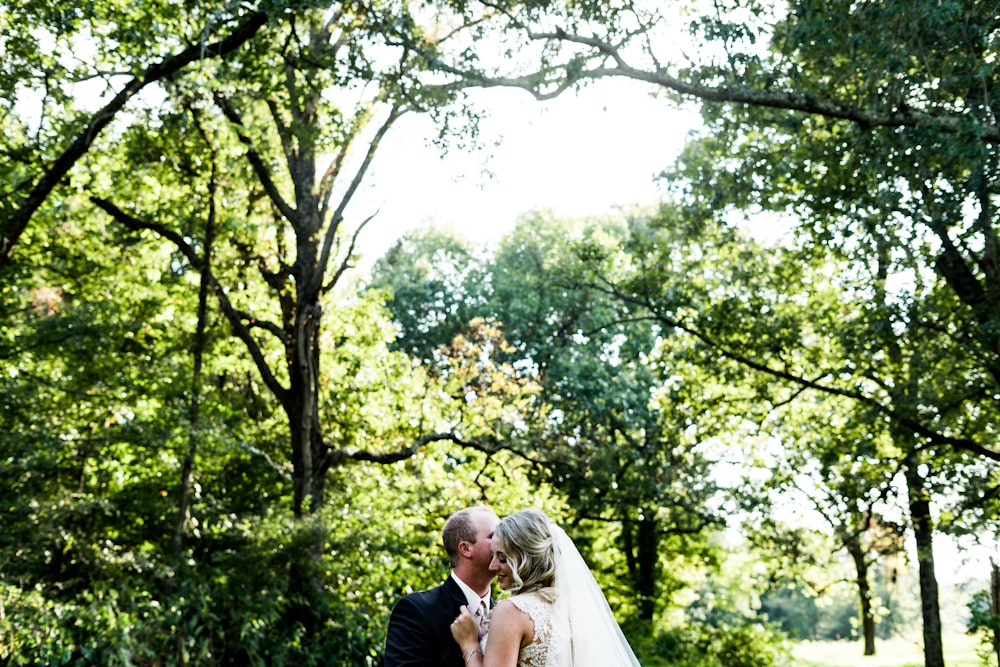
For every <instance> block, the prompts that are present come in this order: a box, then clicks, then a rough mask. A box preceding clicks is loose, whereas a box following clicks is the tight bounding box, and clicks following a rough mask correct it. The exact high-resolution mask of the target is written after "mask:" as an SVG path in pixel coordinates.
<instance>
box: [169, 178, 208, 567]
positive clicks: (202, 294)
mask: <svg viewBox="0 0 1000 667" xmlns="http://www.w3.org/2000/svg"><path fill="white" fill-rule="evenodd" d="M215 190H216V180H215V166H214V165H213V167H212V175H211V178H210V180H209V208H208V220H207V221H206V224H205V241H204V242H205V262H204V264H203V265H202V268H201V279H200V282H199V285H198V320H197V323H196V325H195V332H194V342H193V344H192V346H191V347H192V349H191V357H192V364H191V366H192V368H191V400H190V402H189V403H188V448H187V452H186V453H185V455H184V462H183V464H182V467H181V484H180V486H181V495H180V500H179V503H178V508H177V521H176V523H175V524H174V534H173V538H172V539H171V544H170V546H171V551H172V552H173V555H174V558H176V559H179V558H180V557H181V553H182V552H183V550H184V542H185V538H186V537H187V530H188V526H189V525H190V522H191V499H192V497H193V495H194V493H193V492H194V489H193V488H192V484H191V479H192V477H193V476H194V464H195V457H196V456H197V454H198V423H199V421H200V414H201V380H202V363H203V357H204V354H205V345H206V341H207V338H208V337H207V334H206V332H205V330H206V328H207V326H208V325H207V322H208V299H209V297H210V295H211V294H212V281H211V280H210V279H209V267H210V266H211V265H212V246H213V244H214V243H215Z"/></svg>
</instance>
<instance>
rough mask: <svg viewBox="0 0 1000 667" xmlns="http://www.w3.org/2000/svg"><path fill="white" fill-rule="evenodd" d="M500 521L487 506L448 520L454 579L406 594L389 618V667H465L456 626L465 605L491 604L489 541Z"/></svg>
mask: <svg viewBox="0 0 1000 667" xmlns="http://www.w3.org/2000/svg"><path fill="white" fill-rule="evenodd" d="M499 522H500V519H499V518H497V515H496V513H495V512H494V511H493V510H491V509H489V508H488V507H470V508H467V509H464V510H459V511H457V512H455V513H454V514H452V515H451V516H450V517H448V520H447V521H446V522H445V524H444V529H443V530H442V531H441V540H442V542H444V549H445V551H446V552H447V554H448V559H449V560H450V562H451V575H450V576H449V577H448V578H447V579H446V580H445V581H444V583H443V584H441V585H440V586H438V587H437V588H432V589H431V590H429V591H420V592H417V593H410V594H409V595H406V596H405V597H403V598H402V599H400V600H399V602H397V603H396V606H395V608H394V609H393V610H392V615H391V616H390V617H389V631H388V634H387V636H386V638H385V662H384V667H463V666H464V663H463V661H462V651H461V650H460V649H459V646H458V644H457V643H456V642H455V640H454V639H452V636H451V629H450V626H451V622H452V621H454V620H455V617H456V616H458V612H459V610H460V609H461V607H462V606H463V605H469V607H470V609H472V611H473V612H475V611H476V610H477V608H480V605H485V608H486V609H487V610H488V609H489V608H490V605H491V599H490V593H491V590H492V589H491V585H490V584H491V582H492V581H493V577H494V575H495V574H496V573H495V572H493V571H492V570H490V561H491V560H492V559H493V554H492V552H491V550H490V540H491V539H492V538H493V531H494V530H495V529H496V526H497V524H498V523H499Z"/></svg>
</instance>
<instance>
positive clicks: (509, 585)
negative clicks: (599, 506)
mask: <svg viewBox="0 0 1000 667" xmlns="http://www.w3.org/2000/svg"><path fill="white" fill-rule="evenodd" d="M492 550H493V561H492V562H491V563H490V569H492V570H496V571H497V572H498V574H497V582H498V584H499V585H500V588H501V589H502V590H504V591H507V592H509V593H510V594H511V595H510V597H508V598H506V599H504V600H502V601H501V602H500V603H499V604H497V605H496V607H495V608H494V609H493V611H492V612H491V613H490V616H489V620H488V633H486V634H485V636H483V637H482V639H480V636H481V635H484V632H483V629H481V628H480V627H479V626H478V625H477V623H476V619H475V618H474V617H473V615H472V613H471V612H470V611H469V610H468V609H467V608H465V607H463V608H462V611H461V614H460V615H459V616H458V618H456V619H455V621H454V623H452V625H451V634H452V636H453V637H454V638H455V641H457V642H458V644H459V646H461V647H462V657H463V659H464V660H465V663H466V664H467V665H470V666H471V667H515V665H516V666H517V667H639V661H638V660H636V658H635V654H634V653H633V652H632V649H631V647H629V645H628V642H627V641H626V640H625V636H624V635H623V634H622V631H621V628H619V627H618V623H617V622H616V621H615V617H614V615H613V614H612V613H611V608H610V607H609V606H608V602H607V600H606V599H605V598H604V594H603V593H602V592H601V589H600V587H599V586H598V585H597V582H596V581H595V580H594V576H593V575H592V574H591V572H590V569H589V568H588V567H587V564H586V563H585V562H584V560H583V557H582V556H580V552H579V551H577V549H576V546H575V545H574V544H573V541H572V540H570V538H569V536H567V535H566V533H565V532H564V531H563V530H562V528H559V527H558V526H556V525H554V524H553V523H552V522H551V521H549V517H548V516H547V515H546V514H545V513H544V512H542V511H540V510H536V509H527V510H522V511H520V512H516V513H514V514H511V515H510V516H508V517H506V518H504V519H503V520H502V521H500V524H499V525H498V526H497V528H496V532H495V533H494V534H493V542H492Z"/></svg>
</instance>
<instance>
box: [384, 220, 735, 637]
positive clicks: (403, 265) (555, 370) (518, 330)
mask: <svg viewBox="0 0 1000 667" xmlns="http://www.w3.org/2000/svg"><path fill="white" fill-rule="evenodd" d="M639 218H641V216H639ZM633 222H634V223H635V224H641V222H636V221H633ZM440 234H441V232H435V231H432V232H428V233H426V234H413V235H411V236H409V237H408V238H406V239H404V240H403V241H401V242H400V243H398V244H397V245H396V246H394V247H393V248H392V249H391V250H390V251H389V252H388V253H387V254H386V256H385V257H383V258H381V259H380V260H379V262H378V263H377V264H376V269H375V271H374V276H373V285H375V286H382V285H385V286H387V287H388V288H389V289H390V290H393V291H392V292H391V296H390V301H389V303H390V307H391V308H392V310H393V313H394V314H396V315H394V317H395V319H396V320H397V322H398V323H399V324H400V327H401V331H400V347H401V348H403V349H408V350H414V351H416V352H417V353H418V354H423V355H426V354H427V352H426V351H427V350H428V349H430V348H431V347H432V346H433V345H434V344H435V340H434V336H440V338H438V339H437V341H436V342H437V344H438V345H441V344H444V342H445V341H446V340H447V339H448V337H449V336H451V335H453V334H452V333H450V331H454V330H455V328H458V327H461V325H462V318H463V317H466V316H468V315H470V314H476V315H478V316H479V317H482V318H485V319H486V320H487V321H492V322H496V323H497V324H498V326H501V327H502V331H503V335H504V338H505V339H506V340H507V341H508V342H509V343H510V346H511V347H510V348H509V349H502V350H501V354H500V358H501V359H506V360H508V363H512V364H513V365H514V367H515V368H524V369H530V370H531V372H532V373H536V374H537V376H538V383H539V386H540V389H539V392H540V393H539V396H538V399H539V402H538V403H537V404H534V405H532V406H526V407H528V408H529V409H528V410H525V411H523V412H522V413H521V418H522V419H524V420H525V421H526V422H527V423H528V424H530V427H529V428H528V429H527V430H526V432H525V433H523V434H522V433H518V432H513V433H511V434H510V435H509V436H508V437H506V438H504V439H503V440H500V441H499V442H498V443H497V444H498V446H501V447H507V448H511V449H513V450H514V451H517V452H520V453H522V455H524V456H526V457H529V458H530V459H531V460H533V461H534V462H535V463H536V464H537V467H536V469H535V470H536V472H537V473H538V477H537V479H538V480H539V481H540V482H544V483H545V484H551V485H552V486H554V487H555V488H557V489H559V490H560V491H561V492H562V493H563V494H565V496H566V498H567V502H568V504H569V505H570V507H571V508H572V510H573V514H574V517H575V519H576V521H578V522H580V523H581V528H583V527H585V526H587V525H597V526H602V525H613V526H615V527H616V531H620V532H619V533H618V536H617V538H616V540H615V542H616V546H617V548H618V549H620V550H621V553H622V554H623V558H622V561H621V563H620V564H614V565H612V564H609V565H608V567H614V568H618V567H620V568H621V570H622V572H623V574H624V577H623V578H620V579H619V581H621V582H625V583H626V584H627V586H625V587H621V590H617V591H616V592H615V596H620V597H621V599H623V600H627V601H628V602H629V608H633V607H632V605H634V609H635V612H634V613H635V615H636V616H638V617H639V618H641V619H643V620H646V621H651V620H652V619H653V617H654V613H655V612H656V611H657V608H658V605H660V604H661V602H660V601H661V600H662V599H664V597H666V598H669V597H670V594H671V593H672V592H674V591H675V590H676V589H677V588H682V587H684V586H685V585H686V584H685V583H684V582H680V581H675V580H674V579H673V578H672V577H671V576H670V574H669V571H668V568H667V567H665V563H666V559H665V557H664V555H663V549H662V546H663V544H665V543H666V542H667V541H668V540H670V541H671V544H672V545H673V546H674V548H675V549H679V550H683V551H684V552H685V553H688V552H696V551H698V550H700V549H708V546H707V544H706V543H705V542H704V540H705V535H706V534H707V532H708V531H709V529H710V528H712V527H714V526H717V525H719V524H720V523H721V520H720V519H719V518H718V517H717V516H715V515H713V513H712V512H711V511H710V510H709V509H707V507H706V503H707V502H708V499H709V498H711V497H712V496H713V494H714V493H715V492H716V487H715V485H714V484H713V483H712V482H711V476H710V475H709V473H708V467H709V465H710V461H709V460H708V458H707V457H706V455H705V453H704V452H702V451H701V450H700V449H699V447H698V445H699V441H698V437H697V436H696V435H695V434H694V432H693V430H692V422H693V421H694V419H695V416H694V415H692V414H689V413H688V412H686V411H683V410H675V409H674V408H675V407H676V406H675V405H674V404H671V403H670V401H669V400H667V399H666V398H665V396H666V394H665V393H659V394H658V387H659V385H660V383H661V378H660V376H659V375H658V373H657V369H656V365H657V362H656V358H657V354H658V353H659V350H658V348H659V346H660V339H661V336H660V334H661V331H660V330H659V329H658V328H657V327H656V326H650V325H649V323H648V322H643V321H642V320H638V319H634V318H633V317H632V314H631V313H630V312H629V308H628V307H627V305H626V304H624V303H623V302H621V301H618V300H616V299H611V298H608V297H607V296H606V295H604V294H602V293H601V292H599V291H595V290H592V289H589V288H588V286H587V284H586V283H585V282H583V277H584V264H583V263H582V262H581V260H580V258H579V255H578V253H583V254H589V255H590V256H593V257H595V258H596V257H598V256H600V257H601V258H602V261H603V262H604V266H605V267H607V268H609V269H610V268H611V267H615V266H617V265H619V264H621V265H627V264H628V262H629V258H628V256H627V253H623V252H621V251H620V250H619V244H620V243H622V242H623V240H624V239H625V238H627V234H628V233H627V223H626V222H625V221H620V220H604V221H597V220H595V221H588V222H574V221H567V220H559V219H556V218H554V217H552V216H550V215H548V214H544V213H538V214H534V215H529V216H526V217H525V218H523V219H522V220H521V221H520V222H519V224H518V226H517V228H516V229H515V230H514V231H512V232H511V233H510V234H508V235H507V236H505V237H504V239H503V240H502V241H501V243H500V245H499V247H498V248H497V249H496V252H495V253H494V254H493V256H492V257H484V258H482V259H481V260H480V263H479V264H477V263H476V262H475V254H474V253H473V252H471V251H470V250H469V249H468V248H463V246H462V245H461V244H460V242H458V241H454V240H450V239H446V240H445V242H443V243H442V242H438V239H439V235H440ZM466 258H473V261H472V263H471V264H469V263H463V261H462V260H465V259H466ZM445 286H446V287H445ZM414 313H420V314H422V317H421V318H419V319H418V318H414V317H413V316H412V314H414ZM421 350H423V352H421ZM658 396H659V398H658ZM687 407H688V408H691V409H694V408H693V406H690V405H689V406H687ZM602 532H604V529H603V528H601V529H599V530H598V531H597V534H598V535H599V534H600V533H602ZM578 538H579V539H581V540H582V541H584V542H586V539H584V534H583V532H581V533H580V534H578ZM608 585H609V586H611V587H614V588H619V587H620V585H616V584H615V583H614V581H613V580H609V581H608Z"/></svg>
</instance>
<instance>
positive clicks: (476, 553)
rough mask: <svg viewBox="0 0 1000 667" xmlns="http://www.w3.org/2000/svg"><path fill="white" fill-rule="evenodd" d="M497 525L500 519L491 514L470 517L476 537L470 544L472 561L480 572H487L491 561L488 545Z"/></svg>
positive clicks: (479, 513) (491, 553)
mask: <svg viewBox="0 0 1000 667" xmlns="http://www.w3.org/2000/svg"><path fill="white" fill-rule="evenodd" d="M498 523H500V519H499V518H497V515H496V514H493V513H492V512H477V513H476V515H475V516H473V517H472V527H473V529H474V531H475V532H474V534H475V536H476V541H475V542H473V544H472V561H473V563H474V564H475V566H476V568H477V569H478V570H479V571H480V572H488V571H489V569H490V561H491V560H493V552H492V550H491V549H490V543H491V542H492V540H493V531H495V530H496V529H497V524H498Z"/></svg>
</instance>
